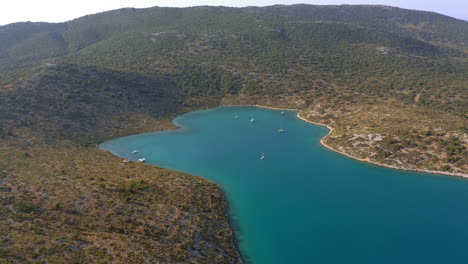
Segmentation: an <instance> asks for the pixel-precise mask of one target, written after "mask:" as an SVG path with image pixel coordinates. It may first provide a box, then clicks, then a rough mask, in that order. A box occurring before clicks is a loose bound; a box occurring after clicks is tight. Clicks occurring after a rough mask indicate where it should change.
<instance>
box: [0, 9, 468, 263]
mask: <svg viewBox="0 0 468 264" xmlns="http://www.w3.org/2000/svg"><path fill="white" fill-rule="evenodd" d="M467 45H468V22H466V21H462V20H457V19H453V18H450V17H447V16H443V15H439V14H436V13H431V12H422V11H413V10H405V9H400V8H393V7H386V6H347V5H343V6H312V5H292V6H280V5H278V6H270V7H247V8H228V7H207V6H206V7H192V8H159V7H154V8H147V9H120V10H114V11H109V12H103V13H99V14H95V15H89V16H85V17H82V18H78V19H75V20H72V21H68V22H65V23H56V24H52V23H31V22H25V23H15V24H10V25H6V26H3V27H0V85H1V89H0V120H1V123H0V141H1V144H2V148H1V149H0V150H1V153H2V157H8V158H6V159H3V160H1V161H0V169H1V171H2V173H3V174H2V178H1V179H0V181H1V182H2V183H3V184H7V185H8V186H9V187H5V188H3V187H2V189H1V190H0V194H1V199H2V204H4V209H2V210H3V212H2V216H3V217H2V218H1V220H0V221H1V222H2V226H3V228H2V229H1V235H2V236H4V237H8V239H6V240H3V242H1V245H2V246H1V247H2V248H4V249H7V250H6V251H0V256H2V257H3V258H5V259H8V260H11V261H16V262H21V261H31V260H33V259H37V258H40V260H44V261H49V260H53V259H55V260H56V261H59V262H60V260H66V261H69V260H70V259H72V258H73V257H72V256H74V255H73V254H78V255H80V256H81V258H82V259H86V260H87V261H93V260H92V259H90V258H92V256H95V255H96V254H95V253H93V252H97V251H99V252H101V253H100V256H101V257H102V260H113V261H118V260H119V259H121V258H122V257H123V256H122V255H119V254H118V253H117V252H118V251H119V249H120V248H124V247H125V245H126V244H127V243H131V241H132V239H134V238H132V237H131V236H130V235H129V234H131V233H134V234H135V235H138V236H139V239H140V240H141V241H146V242H144V243H143V242H142V243H143V244H142V248H140V249H138V250H141V251H139V252H140V253H138V254H136V253H135V252H134V250H129V251H128V252H126V253H125V254H136V255H135V256H134V257H135V261H141V260H155V261H168V262H171V261H172V262H177V261H181V262H184V261H185V262H190V263H204V262H213V261H214V260H218V261H217V262H219V263H231V262H239V261H241V260H240V258H239V256H238V255H237V253H236V249H235V247H234V244H233V243H232V235H231V233H230V232H231V231H230V229H229V226H228V220H227V216H226V214H225V210H226V206H225V204H224V201H223V199H222V193H221V192H220V190H219V189H218V188H217V187H216V186H214V185H213V184H211V183H208V182H206V181H205V180H203V179H199V178H195V177H193V176H188V175H182V174H180V173H176V172H170V171H166V170H162V169H159V168H154V167H150V166H144V165H132V166H133V167H132V169H130V168H126V167H123V168H122V167H121V166H122V165H121V164H120V161H119V159H118V158H116V157H112V156H110V155H108V154H106V153H103V152H101V151H99V150H97V149H96V148H95V145H96V144H97V143H99V142H102V141H103V140H106V139H110V138H113V137H116V136H121V135H128V134H133V133H140V132H147V131H152V130H160V129H171V128H173V126H172V125H171V124H170V122H169V121H170V119H171V118H172V117H174V116H176V115H177V114H180V113H183V112H187V111H191V110H196V109H202V108H208V107H213V106H217V105H220V104H260V105H268V106H276V107H287V108H298V109H300V110H301V116H302V117H305V118H307V119H308V120H310V121H314V122H319V123H322V124H327V125H329V126H331V127H333V128H334V132H333V133H332V134H330V135H329V136H328V137H327V138H326V140H325V141H326V143H327V145H329V146H331V147H332V148H334V149H336V150H338V151H340V152H344V153H346V154H349V155H352V156H354V157H357V158H361V159H369V160H371V161H374V162H378V163H382V164H387V165H392V166H398V167H402V168H408V169H429V170H436V171H441V172H450V173H459V174H468V159H467V155H466V148H467V146H468V138H467V129H468V126H467V124H468V122H467V118H468V116H467V110H468V109H467V107H466V106H467V97H468V92H467V91H468V87H467V86H468V79H467V77H466V76H468V54H467V52H468V46H467ZM60 157H63V158H60ZM90 157H91V158H90ZM141 170H143V171H144V172H141V175H140V173H139V172H140V171H141ZM143 175H144V176H143ZM151 175H164V176H161V177H162V178H159V177H152V176H151ZM162 179H164V180H162ZM139 180H140V182H139ZM141 181H143V182H141ZM48 182H54V183H55V184H56V185H55V186H54V187H50V186H49V185H48V184H47V183H48ZM32 183H34V184H32ZM71 183H73V184H71ZM96 188H97V189H96ZM61 189H67V190H68V189H69V190H70V191H69V192H63V193H61V192H59V191H58V190H61ZM162 189H167V190H169V189H174V190H177V192H174V193H173V195H171V196H170V197H167V198H164V199H163V198H162V197H163V196H164V195H162V194H158V190H162ZM93 192H94V193H99V194H96V195H97V196H96V197H95V198H92V199H91V198H90V197H94V196H93V195H94V194H93ZM183 193H192V194H193V197H195V198H190V197H184V194H183ZM63 195H67V196H69V197H68V198H67V199H64V197H63ZM116 195H117V196H116ZM150 196H155V197H157V198H151V199H155V200H157V201H158V202H157V204H158V206H160V207H161V208H163V209H161V210H163V211H164V212H166V213H163V214H159V215H158V217H159V218H158V219H160V220H161V221H160V222H161V223H165V227H170V228H169V231H168V232H169V233H167V232H166V231H164V230H165V229H164V228H162V227H160V224H159V223H155V222H151V223H149V222H144V221H143V220H142V221H143V222H142V221H137V219H131V218H132V217H135V218H138V217H139V216H141V215H142V214H144V213H145V212H148V211H147V210H152V209H150V208H152V206H154V204H152V203H146V202H141V201H143V200H139V199H147V197H150ZM71 197H74V198H71ZM98 197H99V198H98ZM116 197H119V198H118V199H119V200H118V201H119V202H118V203H117V204H118V206H122V208H125V209H122V210H124V211H119V212H113V213H110V212H109V210H110V209H109V208H112V207H115V206H117V205H116V204H115V203H116V202H115V199H117V198H116ZM145 197H146V198H145ZM96 199H97V200H96ZM127 199H128V200H127ZM135 199H136V200H138V202H134V201H135ZM148 199H149V198H148ZM161 199H162V200H161ZM62 200H65V201H67V202H60V201H62ZM98 200H102V201H109V204H108V205H106V206H105V208H108V209H105V210H106V211H105V212H104V211H103V210H104V209H103V208H104V207H103V206H102V204H99V203H98V202H97V201H98ZM208 200H209V201H211V202H210V203H209V206H208V207H206V206H207V205H206V203H204V202H200V201H208ZM28 201H29V203H28ZM31 201H32V204H31ZM57 203H58V205H57ZM77 204H81V205H79V206H78V207H79V208H87V210H88V211H86V212H85V213H83V212H82V210H84V209H80V210H78V209H76V208H77ZM80 206H81V207H80ZM74 208H75V209H74ZM116 210H117V209H116ZM108 214H112V217H111V216H108V217H106V215H108ZM91 216H93V217H97V218H92V219H93V220H91V221H97V222H99V223H100V224H96V225H87V224H85V222H86V221H89V220H90V219H91V218H89V217H91ZM52 218H53V219H52ZM59 218H64V219H73V224H68V225H61V226H62V227H63V229H60V228H58V226H59V225H49V226H48V227H47V228H45V225H47V224H48V223H52V222H55V221H57V219H59ZM127 218H130V220H129V219H127ZM112 219H114V220H112ZM182 219H183V220H182ZM63 221H64V220H63ZM67 221H68V220H67ZM70 221H71V220H70ZM116 221H120V222H116ZM122 221H123V222H125V223H126V224H125V225H124V226H126V229H125V228H124V230H119V228H121V226H123V224H122ZM126 221H127V222H126ZM128 221H130V222H128ZM145 221H146V220H145ZM148 221H149V220H148ZM13 222H14V223H17V224H18V225H17V228H16V229H14V231H11V230H10V228H9V227H11V225H12V224H11V223H13ZM19 226H21V228H20V227H19ZM200 226H201V228H200ZM152 228H156V229H158V228H160V230H161V231H160V232H163V233H158V235H157V236H158V237H160V238H164V239H163V240H161V241H162V242H161V241H159V242H157V241H156V240H154V236H155V234H152V233H151V232H150V233H148V232H147V231H145V230H149V229H152ZM32 230H34V232H36V233H35V235H33V238H34V239H31V238H30V237H28V236H29V235H26V234H28V233H30V232H32ZM72 231H73V232H72ZM164 232H166V233H164ZM72 233H73V234H74V235H73V236H71V235H65V234H72ZM52 234H53V235H52ZM226 234H229V235H226ZM61 236H65V237H66V238H63V239H62V238H61ZM117 236H118V237H119V238H118V240H119V241H120V242H119V245H116V244H115V243H114V242H111V241H113V240H114V239H116V237H117ZM10 237H11V238H10ZM52 237H53V239H54V241H56V242H54V243H53V245H50V244H49V243H46V242H44V241H49V240H50V239H51V238H52ZM97 237H99V239H98V238H97ZM24 241H33V242H28V243H29V244H28V245H29V246H31V247H35V248H36V250H35V251H34V253H33V252H30V253H27V252H28V250H27V249H26V248H24V247H23V246H22V245H24V243H25V242H24ZM57 241H59V242H57ZM63 241H65V242H63ZM200 241H203V242H206V243H201V242H200ZM63 243H65V244H63ZM113 243H114V244H113ZM78 244H79V245H78ZM173 244H176V245H178V246H177V247H170V246H167V245H173ZM64 245H66V247H72V245H74V246H73V248H74V250H72V252H65V253H60V254H58V253H57V252H59V248H60V247H64ZM164 245H166V246H164ZM213 245H217V249H214V247H213ZM12 249H15V250H12ZM150 250H153V251H154V250H158V252H160V256H157V257H156V256H150V253H149V252H150ZM132 252H133V253H132ZM195 252H197V253H195ZM201 252H203V253H201ZM195 259H196V260H195Z"/></svg>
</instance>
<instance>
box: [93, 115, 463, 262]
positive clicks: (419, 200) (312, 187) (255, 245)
mask: <svg viewBox="0 0 468 264" xmlns="http://www.w3.org/2000/svg"><path fill="white" fill-rule="evenodd" d="M235 115H238V118H234V116H235ZM252 116H253V118H254V119H255V121H254V122H250V120H251V118H252ZM174 123H175V124H177V125H179V126H181V127H183V128H182V129H179V130H176V131H169V132H156V133H148V134H140V135H134V136H129V137H122V138H118V139H115V140H111V141H108V142H105V143H103V144H102V145H101V148H102V149H105V150H109V151H111V152H112V153H114V154H116V155H118V156H120V157H122V158H127V159H131V160H137V159H139V158H142V157H145V158H146V159H147V162H148V163H150V164H154V165H157V166H160V167H165V168H169V169H173V170H177V171H182V172H187V173H191V174H194V175H199V176H202V177H204V178H207V179H209V180H211V181H213V182H215V183H218V184H220V185H221V186H222V188H223V189H224V191H225V192H226V194H227V198H228V200H229V202H230V203H231V212H230V213H231V215H232V217H233V221H234V225H235V226H236V235H237V238H238V240H239V244H240V248H241V251H242V254H243V255H244V256H245V257H246V259H247V260H248V261H249V263H253V264H275V263H281V264H290V263H291V264H299V263H319V264H329V263H330V264H331V263H333V264H335V263H336V264H343V263H346V264H350V263H353V264H354V263H356V264H367V263H369V264H377V263H378V264H382V263H388V264H406V263H408V264H417V263H421V264H430V263H434V264H441V263H446V264H456V263H460V264H466V263H468V180H465V179H461V178H456V177H450V176H440V175H431V174H421V173H412V172H404V171H397V170H392V169H387V168H382V167H378V166H374V165H370V164H366V163H362V162H358V161H355V160H352V159H350V158H347V157H345V156H343V155H340V154H337V153H334V152H332V151H330V150H328V149H326V148H324V147H323V146H321V145H320V143H319V140H320V138H322V137H323V136H324V135H326V133H327V132H328V130H327V129H326V128H324V127H320V126H316V125H312V124H308V123H306V122H303V121H301V120H299V119H298V118H297V117H296V112H292V111H285V112H284V114H281V111H276V110H268V109H261V108H255V107H219V108H215V109H210V110H206V111H198V112H192V113H188V114H185V115H182V116H179V117H178V118H176V119H175V120H174ZM280 128H283V129H285V130H286V132H285V133H279V132H278V129H280ZM135 149H136V150H138V151H139V153H138V154H131V152H132V150H135ZM262 152H263V153H264V156H265V158H264V159H263V160H262V159H260V157H261V156H262Z"/></svg>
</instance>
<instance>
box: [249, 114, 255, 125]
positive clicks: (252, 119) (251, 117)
mask: <svg viewBox="0 0 468 264" xmlns="http://www.w3.org/2000/svg"><path fill="white" fill-rule="evenodd" d="M254 121H255V118H254V117H253V114H250V122H251V123H253V122H254Z"/></svg>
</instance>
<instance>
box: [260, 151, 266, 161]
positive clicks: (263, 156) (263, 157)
mask: <svg viewBox="0 0 468 264" xmlns="http://www.w3.org/2000/svg"><path fill="white" fill-rule="evenodd" d="M260 159H261V160H264V159H265V154H263V152H262V156H261V157H260Z"/></svg>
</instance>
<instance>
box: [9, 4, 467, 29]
mask: <svg viewBox="0 0 468 264" xmlns="http://www.w3.org/2000/svg"><path fill="white" fill-rule="evenodd" d="M297 3H306V4H316V5H326V4H381V5H390V6H398V7H402V8H408V9H417V10H426V11H434V12H437V13H441V14H444V15H448V16H451V17H456V18H460V19H464V20H466V21H468V0H218V1H215V0H198V1H197V0H162V1H161V0H80V1H76V0H69V1H66V0H2V2H1V4H0V25H5V24H9V23H13V22H19V21H34V22H37V21H46V22H63V21H67V20H71V19H74V18H77V17H80V16H84V15H89V14H94V13H98V12H102V11H107V10H112V9H117V8H122V7H137V8H141V7H151V6H173V7H186V6H197V5H216V6H219V5H223V6H236V7H239V6H266V5H274V4H297Z"/></svg>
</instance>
